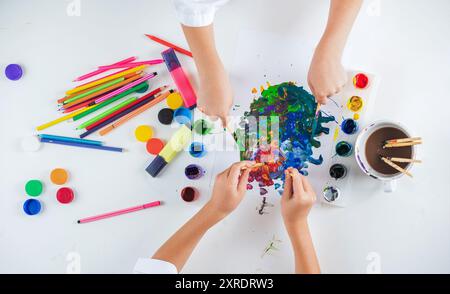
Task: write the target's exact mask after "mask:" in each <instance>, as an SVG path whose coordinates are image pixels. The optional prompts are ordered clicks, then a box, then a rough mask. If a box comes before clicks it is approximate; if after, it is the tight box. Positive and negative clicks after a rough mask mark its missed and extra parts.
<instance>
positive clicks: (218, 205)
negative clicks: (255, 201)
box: [206, 161, 254, 219]
mask: <svg viewBox="0 0 450 294" xmlns="http://www.w3.org/2000/svg"><path fill="white" fill-rule="evenodd" d="M253 164H254V162H252V161H241V162H236V163H234V164H233V165H231V166H230V167H229V168H227V169H226V170H224V171H223V172H221V173H220V174H218V175H217V176H216V181H215V183H214V188H213V192H212V195H211V199H210V200H209V202H208V203H207V204H206V207H208V208H209V210H211V212H212V213H213V214H214V215H216V216H217V217H218V218H219V219H222V218H224V217H225V216H227V215H228V214H229V213H231V212H232V211H233V210H234V209H235V208H236V207H237V206H238V205H239V203H240V202H241V200H242V199H243V198H244V195H245V192H246V191H247V183H248V175H249V173H250V170H251V169H250V168H247V169H244V170H243V168H245V167H249V166H252V165H253Z"/></svg>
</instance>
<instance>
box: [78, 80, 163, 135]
mask: <svg viewBox="0 0 450 294" xmlns="http://www.w3.org/2000/svg"><path fill="white" fill-rule="evenodd" d="M159 92H161V88H158V89H155V90H153V91H151V92H150V93H148V94H146V95H144V96H142V97H140V98H139V99H138V100H136V101H134V102H133V103H131V104H130V105H127V106H126V107H125V108H124V109H121V110H117V111H115V112H113V113H111V114H110V115H108V116H106V117H104V118H102V119H101V120H99V121H98V122H96V123H94V124H92V125H90V126H89V127H87V128H86V129H87V130H89V129H92V128H94V127H96V126H97V125H99V124H101V123H103V122H104V121H106V120H108V119H110V118H112V117H114V116H116V115H118V114H120V113H121V112H122V111H125V110H128V109H129V108H131V107H133V106H135V105H137V104H139V103H141V102H142V101H144V100H148V99H150V100H153V99H154V98H155V95H156V94H158V93H159Z"/></svg>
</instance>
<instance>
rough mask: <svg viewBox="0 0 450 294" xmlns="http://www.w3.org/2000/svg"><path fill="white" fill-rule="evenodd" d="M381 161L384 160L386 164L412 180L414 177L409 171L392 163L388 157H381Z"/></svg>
mask: <svg viewBox="0 0 450 294" xmlns="http://www.w3.org/2000/svg"><path fill="white" fill-rule="evenodd" d="M381 160H383V161H384V162H385V163H386V164H388V165H390V166H391V167H392V168H394V169H396V170H398V171H399V172H401V173H403V174H405V175H407V176H410V177H411V178H412V177H413V176H412V174H411V173H410V172H409V171H407V170H406V169H404V168H402V167H400V166H398V165H396V164H395V163H393V162H392V161H390V160H389V159H387V158H386V157H381Z"/></svg>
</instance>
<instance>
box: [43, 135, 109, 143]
mask: <svg viewBox="0 0 450 294" xmlns="http://www.w3.org/2000/svg"><path fill="white" fill-rule="evenodd" d="M38 137H39V138H40V139H48V140H53V141H62V142H75V143H80V144H87V145H98V146H101V145H103V142H101V141H95V140H86V139H79V138H71V137H63V136H56V135H48V134H39V135H38Z"/></svg>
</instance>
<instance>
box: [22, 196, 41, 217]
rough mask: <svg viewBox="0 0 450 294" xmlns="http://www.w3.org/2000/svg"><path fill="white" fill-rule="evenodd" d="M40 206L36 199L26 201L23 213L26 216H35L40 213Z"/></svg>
mask: <svg viewBox="0 0 450 294" xmlns="http://www.w3.org/2000/svg"><path fill="white" fill-rule="evenodd" d="M41 209H42V205H41V202H40V201H39V200H37V199H28V200H26V201H25V202H24V204H23V211H24V212H25V213H26V214H27V215H36V214H38V213H39V212H41Z"/></svg>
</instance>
